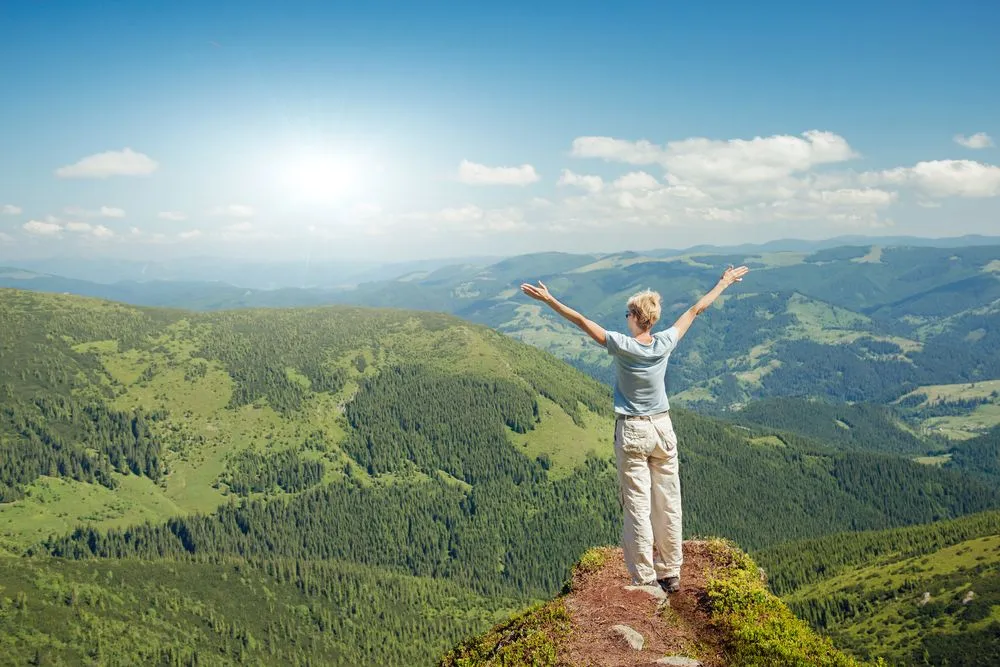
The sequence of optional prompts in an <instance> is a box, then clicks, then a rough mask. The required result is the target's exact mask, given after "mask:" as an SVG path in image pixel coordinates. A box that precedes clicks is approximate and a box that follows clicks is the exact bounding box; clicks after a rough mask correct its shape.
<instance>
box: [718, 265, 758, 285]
mask: <svg viewBox="0 0 1000 667" xmlns="http://www.w3.org/2000/svg"><path fill="white" fill-rule="evenodd" d="M748 273H750V269H749V268H747V267H745V266H740V267H738V268H735V269H734V268H733V265H732V264H730V265H729V268H728V269H726V270H725V271H724V272H723V273H722V277H721V278H719V282H720V283H722V284H723V285H724V286H725V287H729V286H730V285H732V284H733V283H738V282H741V281H742V280H743V276H745V275H746V274H748Z"/></svg>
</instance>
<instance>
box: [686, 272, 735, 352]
mask: <svg viewBox="0 0 1000 667" xmlns="http://www.w3.org/2000/svg"><path fill="white" fill-rule="evenodd" d="M749 272H750V269H748V268H747V267H745V266H741V267H739V268H735V269H734V268H733V267H732V266H730V267H729V268H728V269H726V271H725V272H724V273H723V274H722V277H721V278H719V282H718V283H716V285H715V287H713V288H712V291H710V292H709V293H708V294H706V295H705V296H703V297H701V298H700V299H698V303H696V304H694V305H693V306H691V307H690V308H688V309H687V310H685V311H684V314H683V315H681V316H680V317H678V318H677V321H676V322H674V327H675V328H676V329H677V340H680V339H681V338H683V337H684V334H686V333H687V330H688V329H689V328H690V327H691V323H692V322H694V318H696V317H698V316H699V315H701V314H702V313H703V312H704V311H705V310H707V309H708V307H709V306H711V305H712V303H713V302H715V300H716V299H718V298H719V295H720V294H722V293H723V292H724V291H725V290H726V288H727V287H729V286H730V285H732V284H733V283H738V282H740V281H741V280H743V276H745V275H746V274H748V273H749Z"/></svg>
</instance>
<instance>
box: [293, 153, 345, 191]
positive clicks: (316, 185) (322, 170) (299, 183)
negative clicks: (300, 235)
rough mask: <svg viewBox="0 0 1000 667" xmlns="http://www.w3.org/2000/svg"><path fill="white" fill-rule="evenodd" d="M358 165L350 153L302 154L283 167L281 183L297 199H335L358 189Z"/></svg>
mask: <svg viewBox="0 0 1000 667" xmlns="http://www.w3.org/2000/svg"><path fill="white" fill-rule="evenodd" d="M357 167H358V165H356V164H354V163H353V162H352V160H350V159H349V158H348V157H346V156H340V155H303V156H298V157H296V158H294V159H292V160H290V161H289V162H288V163H287V164H286V166H285V167H284V168H283V169H282V173H281V179H280V180H281V185H282V188H283V189H284V190H285V191H286V192H287V194H288V195H289V196H291V197H292V198H294V199H297V200H308V201H335V200H339V199H341V198H343V197H345V196H349V195H351V194H353V193H354V192H355V191H356V189H357V187H358V177H359V174H358V169H357Z"/></svg>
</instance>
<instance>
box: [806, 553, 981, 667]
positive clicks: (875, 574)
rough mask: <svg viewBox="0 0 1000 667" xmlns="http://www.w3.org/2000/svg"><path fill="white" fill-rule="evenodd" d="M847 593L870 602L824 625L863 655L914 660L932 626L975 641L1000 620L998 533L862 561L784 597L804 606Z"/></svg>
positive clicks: (937, 632) (936, 631)
mask: <svg viewBox="0 0 1000 667" xmlns="http://www.w3.org/2000/svg"><path fill="white" fill-rule="evenodd" d="M970 592H971V593H972V595H973V597H972V598H971V599H970V600H969V601H968V602H966V603H964V604H963V601H964V600H965V599H966V596H967V595H968V594H969V593H970ZM925 594H929V596H927V598H926V599H927V601H926V602H924V601H923V600H924V598H925ZM844 596H848V597H850V596H855V597H861V598H863V599H864V600H865V605H866V606H865V608H864V609H863V610H859V611H858V612H857V613H856V614H855V615H851V616H848V617H847V618H844V619H837V620H835V621H834V622H831V623H829V624H828V625H827V626H826V627H825V628H824V630H825V631H826V632H828V633H830V634H831V635H832V636H833V637H834V639H835V641H836V642H837V644H838V645H839V646H845V647H850V648H851V649H852V650H854V651H855V652H857V653H858V654H860V655H880V656H884V657H886V658H889V659H892V660H902V661H907V660H912V659H915V657H916V656H914V654H913V649H914V647H920V646H921V644H922V641H923V640H924V639H925V638H926V637H927V635H928V633H932V634H934V635H938V636H940V635H958V634H959V633H961V635H962V636H965V637H966V638H967V641H971V637H976V636H978V635H979V634H980V633H986V632H989V629H990V628H991V627H992V626H994V625H995V624H996V623H998V622H1000V536H997V535H991V536H986V537H980V538H974V539H970V540H966V541H963V542H960V543H958V544H954V545H951V546H947V547H944V548H942V549H939V550H937V551H934V552H931V553H928V554H923V555H918V556H913V557H910V558H900V559H897V560H893V561H890V562H882V563H878V564H875V565H870V566H867V567H858V568H856V569H852V570H851V571H849V572H843V573H841V574H839V575H836V576H834V577H831V578H829V579H824V580H822V581H819V582H817V583H815V584H811V585H808V586H805V587H803V588H801V589H799V590H797V591H796V592H795V593H793V594H792V595H790V596H788V597H787V598H786V601H787V602H788V603H789V605H791V607H792V609H800V608H803V607H805V606H808V605H809V604H810V603H812V602H816V601H820V602H821V601H830V600H837V599H840V598H842V597H844ZM938 659H940V657H939V658H938ZM936 664H938V663H936ZM982 664H987V663H985V662H984V663H982Z"/></svg>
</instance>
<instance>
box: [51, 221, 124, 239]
mask: <svg viewBox="0 0 1000 667" xmlns="http://www.w3.org/2000/svg"><path fill="white" fill-rule="evenodd" d="M63 229H65V230H66V231H67V232H73V233H75V234H87V235H90V236H96V237H97V238H110V237H112V236H114V235H115V233H114V232H113V231H112V230H111V229H110V228H108V227H105V226H104V225H91V224H90V223H89V222H67V223H66V224H65V225H64V226H63Z"/></svg>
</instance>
